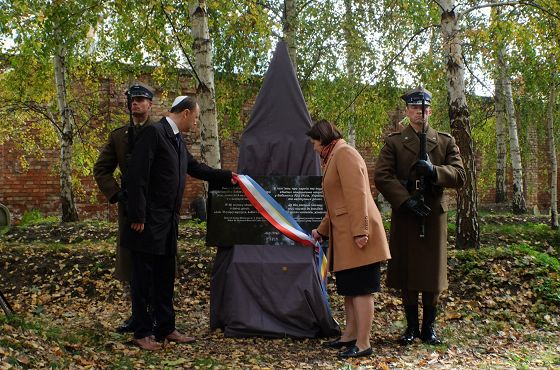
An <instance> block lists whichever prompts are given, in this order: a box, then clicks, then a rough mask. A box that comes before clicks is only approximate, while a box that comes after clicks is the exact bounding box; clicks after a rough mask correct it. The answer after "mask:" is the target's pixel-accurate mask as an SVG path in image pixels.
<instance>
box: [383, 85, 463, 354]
mask: <svg viewBox="0 0 560 370" xmlns="http://www.w3.org/2000/svg"><path fill="white" fill-rule="evenodd" d="M401 98H402V99H403V100H404V101H405V102H406V111H405V114H406V116H407V118H408V121H409V124H408V125H407V126H406V127H404V129H403V130H402V131H400V132H396V133H393V134H391V135H389V136H388V137H387V138H386V140H385V145H384V146H383V148H382V149H381V152H380V153H379V158H378V159H377V162H376V164H375V172H374V181H375V186H376V187H377V189H378V190H379V191H380V192H381V194H383V196H384V197H385V199H387V201H389V203H391V207H392V214H391V231H390V240H389V245H390V250H391V256H392V259H391V260H389V263H388V267H387V286H389V287H391V288H395V289H399V290H401V293H402V300H403V305H404V310H405V316H406V321H407V327H406V330H405V332H404V334H403V335H402V336H401V337H400V338H399V342H400V343H401V344H402V345H408V344H411V343H412V342H413V341H414V339H415V338H420V339H421V340H422V341H423V342H424V343H428V344H441V340H440V339H439V338H438V337H437V336H436V333H435V331H434V321H435V318H436V314H437V304H438V300H439V296H440V294H441V292H442V291H443V290H445V289H447V286H448V285H447V202H446V200H445V197H444V194H443V190H444V188H459V187H461V186H463V183H464V182H465V170H464V168H463V162H462V160H461V156H460V154H459V148H458V147H457V145H456V144H455V139H454V138H453V137H452V136H451V135H450V134H447V133H444V132H438V131H436V130H434V129H433V128H431V127H430V126H429V125H428V118H429V117H430V115H431V113H432V111H431V107H430V105H431V101H432V96H431V94H430V93H429V92H428V91H427V90H425V89H423V88H422V87H418V88H416V89H414V90H411V91H408V92H407V93H405V94H404V95H403V96H402V97H401ZM422 133H425V140H424V143H425V144H426V145H425V151H424V153H426V154H427V156H425V157H424V158H420V154H421V145H420V143H421V137H422V136H423V135H422ZM420 292H421V293H422V306H423V319H422V330H421V331H420V328H419V320H418V295H419V294H418V293H420Z"/></svg>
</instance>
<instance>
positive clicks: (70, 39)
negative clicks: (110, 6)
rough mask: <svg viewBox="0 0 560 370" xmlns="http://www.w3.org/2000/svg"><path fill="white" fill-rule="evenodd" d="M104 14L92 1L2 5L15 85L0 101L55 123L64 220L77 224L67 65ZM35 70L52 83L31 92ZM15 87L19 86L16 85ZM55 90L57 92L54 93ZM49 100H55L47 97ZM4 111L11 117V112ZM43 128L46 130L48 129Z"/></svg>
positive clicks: (10, 73) (1, 18)
mask: <svg viewBox="0 0 560 370" xmlns="http://www.w3.org/2000/svg"><path fill="white" fill-rule="evenodd" d="M101 12H102V3H99V2H97V1H92V0H84V1H80V2H76V1H68V2H65V3H62V2H53V3H51V4H46V3H45V4H42V3H37V2H31V3H29V2H20V1H15V0H11V1H5V2H3V3H2V4H1V5H0V23H1V27H0V30H1V32H2V33H3V34H2V36H3V37H6V38H12V39H13V46H12V47H11V48H9V49H8V50H7V52H8V56H7V58H8V59H10V60H11V62H12V66H13V68H12V69H11V70H9V71H8V73H7V76H6V78H5V79H4V80H3V81H4V82H7V81H11V84H12V85H11V86H10V87H6V86H4V87H3V89H4V91H3V92H2V93H3V95H2V97H0V99H2V100H4V101H3V102H2V103H3V105H4V106H9V107H12V108H13V110H12V113H11V114H13V112H15V111H18V110H27V111H26V112H25V113H23V112H21V114H23V116H25V117H30V118H31V117H33V115H34V114H36V115H37V116H36V117H35V118H34V119H39V120H40V121H41V122H46V123H48V124H50V125H51V127H50V129H54V132H55V133H56V135H57V139H58V146H59V149H60V176H59V178H60V201H61V213H62V217H61V219H62V221H63V222H69V221H77V220H78V212H77V209H76V204H75V200H74V188H73V183H72V173H73V166H72V162H73V157H74V152H73V149H74V140H75V139H76V134H77V132H76V127H75V122H74V117H75V112H74V108H73V106H72V105H71V104H70V101H69V95H70V94H69V91H70V89H69V86H70V83H69V81H68V80H69V73H68V71H69V65H71V64H72V63H71V62H76V63H74V66H76V65H78V64H79V63H77V61H78V59H79V57H78V56H79V55H82V56H83V55H84V53H85V47H86V46H87V45H86V42H87V40H88V37H87V35H88V33H89V32H90V30H91V28H95V27H96V25H97V23H98V20H99V13H101ZM12 32H13V33H12ZM80 53H81V54H80ZM32 66H35V68H36V71H35V72H36V73H37V75H40V73H43V72H45V73H50V81H51V82H50V84H45V85H42V86H41V87H40V88H41V89H44V90H41V91H37V92H28V91H27V90H28V89H30V86H25V85H23V84H25V83H27V81H29V80H26V79H22V77H24V76H25V77H24V78H33V76H30V75H29V74H28V72H29V71H28V70H27V69H29V68H33V67H32ZM39 71H41V72H39ZM47 71H48V72H47ZM18 76H19V77H18ZM35 78H37V77H35ZM16 84H21V85H19V86H17V87H16V86H15V85H16ZM32 84H33V85H32V86H33V87H35V88H37V87H39V85H37V84H36V83H35V82H32ZM84 86H85V85H84ZM14 88H17V89H20V90H21V91H22V92H23V91H25V92H24V93H23V94H17V95H16V94H13V92H12V91H9V90H12V89H14ZM6 89H9V90H6ZM49 90H50V91H49ZM53 91H54V92H55V93H54V94H51V92H53ZM51 96H52V100H50V99H49V97H51ZM54 105H56V106H57V107H58V108H57V109H56V110H54V109H53V106H54ZM29 108H31V109H29ZM55 112H56V113H55ZM3 113H4V114H3V115H10V112H9V111H4V112H3ZM30 113H31V114H30ZM32 119H33V118H32ZM41 129H42V130H47V128H46V127H42V128H41Z"/></svg>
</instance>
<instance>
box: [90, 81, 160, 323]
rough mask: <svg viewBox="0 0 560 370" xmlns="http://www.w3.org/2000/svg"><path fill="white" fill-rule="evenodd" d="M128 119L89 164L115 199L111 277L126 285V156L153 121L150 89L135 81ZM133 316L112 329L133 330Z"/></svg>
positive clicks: (109, 196) (128, 265)
mask: <svg viewBox="0 0 560 370" xmlns="http://www.w3.org/2000/svg"><path fill="white" fill-rule="evenodd" d="M125 94H126V96H127V101H128V109H129V113H130V122H129V124H128V125H124V126H121V127H119V128H117V129H115V130H113V131H112V132H111V133H110V134H109V140H108V142H107V143H106V144H105V146H104V147H103V149H102V150H101V153H100V155H99V158H98V159H97V162H95V165H94V167H93V176H94V177H95V181H96V182H97V186H99V189H100V190H101V192H102V193H103V194H104V195H105V196H106V197H107V199H108V200H109V203H118V210H119V234H118V238H117V259H116V264H115V274H114V276H115V278H116V279H117V280H120V281H123V282H126V283H128V284H129V286H130V281H131V278H132V262H131V257H130V250H129V249H127V248H123V246H124V245H125V243H126V241H125V240H124V235H125V234H124V231H123V230H124V228H127V229H128V228H129V227H130V226H129V222H128V217H127V183H126V180H127V175H128V160H129V157H130V155H131V153H132V149H133V145H129V143H130V142H132V143H134V141H135V140H136V138H138V136H139V134H140V132H141V131H142V130H143V128H144V127H146V126H147V125H149V124H152V123H153V122H152V121H151V119H150V111H151V108H152V98H153V96H154V95H153V93H152V92H151V91H150V89H148V88H147V87H146V86H143V85H141V84H139V83H135V84H133V85H132V86H130V87H129V89H128V90H127V91H126V93H125ZM117 167H118V168H119V170H120V173H121V175H120V180H121V181H120V184H119V182H118V181H117V179H116V178H115V170H116V168H117ZM134 330H135V320H134V317H133V316H132V315H131V316H130V317H129V318H128V319H127V320H126V321H125V322H124V323H123V324H122V325H120V326H119V327H118V328H117V329H116V331H117V332H118V333H126V332H134Z"/></svg>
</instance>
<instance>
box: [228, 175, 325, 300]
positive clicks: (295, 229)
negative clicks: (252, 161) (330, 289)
mask: <svg viewBox="0 0 560 370" xmlns="http://www.w3.org/2000/svg"><path fill="white" fill-rule="evenodd" d="M233 177H234V179H235V180H237V183H238V184H239V187H240V188H241V190H242V191H243V193H244V194H245V196H246V197H247V199H249V202H251V204H252V205H253V206H254V207H255V208H256V209H257V211H259V213H260V214H261V215H262V216H263V217H264V218H266V219H267V220H268V222H270V224H271V225H272V226H274V227H275V228H276V229H277V230H278V231H280V232H281V233H282V234H284V235H285V236H287V237H288V238H290V239H292V240H293V241H295V242H297V243H300V244H302V245H305V246H308V247H312V248H314V250H315V252H317V262H316V263H317V267H318V271H319V272H320V275H321V276H320V280H321V285H322V288H323V292H324V293H325V294H326V278H327V258H326V256H325V254H324V253H323V249H322V248H321V244H319V242H316V241H315V239H313V237H312V236H311V235H309V234H307V233H306V232H305V231H303V229H302V228H301V227H300V226H299V224H298V223H297V221H296V220H295V219H294V218H293V217H292V215H290V214H289V213H288V212H287V211H286V210H285V209H284V208H283V207H282V206H281V205H280V204H279V203H278V202H277V201H276V200H274V198H272V197H271V196H270V194H268V193H267V192H266V190H264V189H263V188H262V187H261V186H260V185H259V184H257V183H256V182H255V180H253V179H252V178H251V177H250V176H248V175H233Z"/></svg>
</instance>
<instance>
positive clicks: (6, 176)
mask: <svg viewBox="0 0 560 370" xmlns="http://www.w3.org/2000/svg"><path fill="white" fill-rule="evenodd" d="M143 81H146V83H148V84H150V85H151V86H153V85H152V84H151V81H150V80H149V78H148V77H146V76H145V79H143ZM188 86H189V84H188V81H187V80H184V81H181V84H180V94H182V95H183V94H187V93H191V94H192V93H193V92H192V91H190V90H189V89H188ZM124 90H125V87H123V86H119V87H115V85H114V83H113V82H112V81H110V80H107V81H105V84H104V85H103V86H102V92H103V96H106V97H107V98H106V100H105V101H103V102H102V107H103V108H104V109H103V112H105V113H104V114H103V115H102V116H103V122H110V121H111V119H112V116H114V114H115V111H116V110H118V109H120V110H121V111H124V108H125V105H126V101H125V97H124V95H123V93H122V92H123V91H124ZM253 103H254V102H253V101H250V102H247V104H246V105H245V106H244V108H243V112H242V116H243V117H244V121H245V122H247V121H248V117H249V116H250V111H251V107H252V104H253ZM169 104H170V102H169V101H163V100H162V99H161V89H158V88H156V89H155V97H154V100H153V108H152V113H153V116H161V115H162V114H164V112H165V111H166V110H167V109H166V107H167V106H168V105H169ZM389 117H390V120H391V124H390V125H389V126H388V129H387V133H388V132H390V131H392V130H394V125H395V123H396V122H397V121H398V120H399V119H400V118H401V117H402V112H399V111H394V112H390V114H389ZM199 137H200V135H199V132H194V133H191V134H190V135H189V136H188V137H187V144H188V147H189V150H190V151H191V153H192V154H193V156H195V158H197V159H200V144H199V141H198V138H199ZM239 140H240V134H239V133H237V134H234V135H232V136H231V137H229V138H225V139H222V140H221V143H220V145H221V147H220V152H221V163H222V168H224V169H230V170H234V171H235V170H236V168H237V158H238V154H239V150H238V146H239ZM359 151H360V152H361V154H362V156H363V157H364V159H365V161H366V164H367V167H368V170H369V172H370V182H371V186H372V192H373V194H374V195H377V190H376V189H375V185H374V183H373V176H372V172H373V168H374V164H375V157H374V153H373V152H372V150H371V148H369V147H363V148H359ZM545 152H546V151H544V150H542V151H540V153H545ZM18 157H19V153H18V152H17V150H16V149H15V148H14V145H13V144H12V143H11V142H9V141H8V142H6V143H4V144H3V145H0V203H2V204H4V205H6V206H7V207H8V209H9V210H10V212H11V213H12V219H15V220H16V221H17V220H19V219H20V218H21V216H22V215H23V213H24V212H26V211H31V210H33V209H37V210H40V211H41V212H42V213H43V214H45V215H59V214H60V201H59V189H60V186H59V176H58V173H57V171H56V168H58V163H59V152H58V151H56V150H50V151H45V152H44V158H43V159H28V160H29V164H30V165H29V168H28V169H27V170H24V169H23V168H22V167H21V165H20V164H19V161H18ZM546 162H547V161H546V159H545V158H543V159H542V160H541V161H539V163H538V166H537V165H535V163H532V164H531V165H532V167H531V170H530V171H531V173H532V175H534V173H535V172H538V173H539V174H543V175H539V176H529V177H528V178H529V179H531V181H533V182H532V183H531V184H527V188H528V189H535V190H534V194H531V196H530V197H528V198H527V199H528V207H529V208H530V209H531V208H533V207H534V206H538V207H539V209H540V210H541V211H546V210H547V209H548V207H550V200H549V195H548V191H547V189H548V188H549V185H548V184H549V182H548V178H547V176H544V173H545V166H546ZM477 164H478V166H480V165H481V161H480V160H478V161H477ZM479 169H480V168H479ZM479 173H480V172H479ZM509 179H510V180H509V181H508V183H509V184H511V175H510V176H509ZM202 194H203V183H202V181H200V180H197V179H193V178H190V177H189V178H188V182H187V187H186V189H185V195H184V198H183V212H182V214H183V216H184V217H185V216H187V215H188V214H190V212H192V209H191V207H190V204H191V202H192V201H193V200H194V199H196V198H198V197H200V196H202ZM449 195H450V198H451V200H453V195H454V192H453V191H451V192H450V193H449ZM479 196H480V201H481V202H482V203H493V201H494V189H490V190H489V191H488V192H486V193H485V194H480V195H479ZM92 199H93V202H92V201H91V200H92ZM96 200H97V201H96ZM76 203H77V207H78V213H79V215H80V217H81V218H82V219H85V218H100V219H109V220H114V219H115V218H116V206H114V205H109V204H108V203H107V201H106V199H105V198H104V196H103V195H102V194H100V193H99V192H98V191H97V186H96V185H95V182H94V180H93V178H92V177H89V178H81V179H80V186H79V187H78V189H77V192H76Z"/></svg>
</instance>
